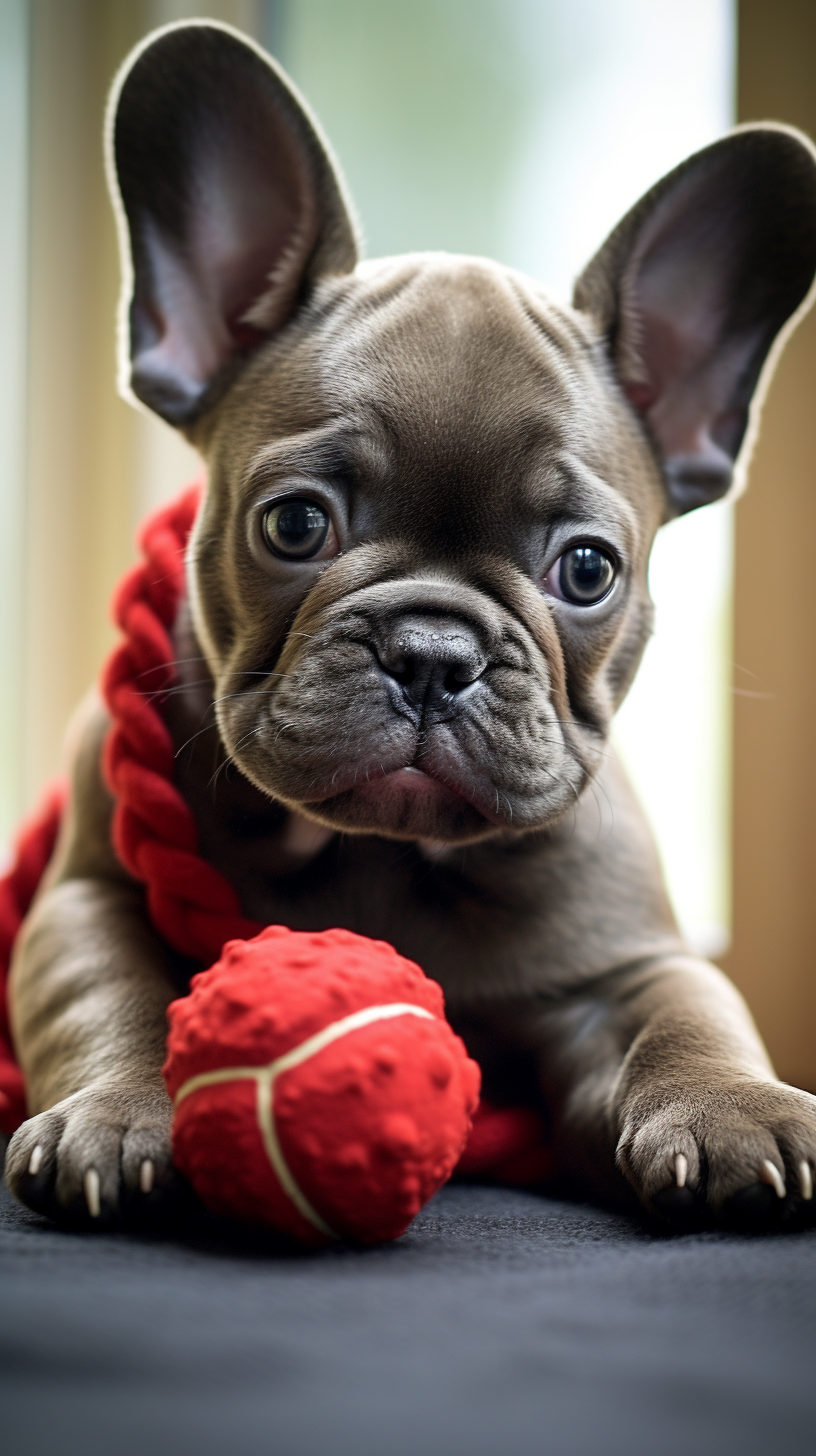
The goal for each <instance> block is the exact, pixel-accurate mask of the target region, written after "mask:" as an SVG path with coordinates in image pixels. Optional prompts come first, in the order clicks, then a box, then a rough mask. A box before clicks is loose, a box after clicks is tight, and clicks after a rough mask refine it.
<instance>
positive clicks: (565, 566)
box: [544, 543, 615, 607]
mask: <svg viewBox="0 0 816 1456" xmlns="http://www.w3.org/2000/svg"><path fill="white" fill-rule="evenodd" d="M614 580H615V564H614V562H613V561H612V559H611V557H609V556H607V554H606V552H605V551H601V549H600V547H599V546H593V545H591V544H589V543H587V544H586V545H583V546H571V547H570V549H569V551H565V552H564V555H563V556H559V558H558V560H557V561H556V563H555V565H554V566H552V567H551V568H550V570H549V571H548V573H547V578H546V581H545V582H544V590H545V591H548V592H549V593H550V596H553V597H558V598H559V599H560V600H561V601H562V602H574V603H575V605H576V606H579V607H589V606H592V605H594V603H595V602H600V601H601V600H602V599H603V598H604V597H605V596H606V594H607V592H608V591H609V589H610V587H611V586H612V583H613V581H614Z"/></svg>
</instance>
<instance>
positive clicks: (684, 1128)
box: [618, 1078, 816, 1229]
mask: <svg viewBox="0 0 816 1456" xmlns="http://www.w3.org/2000/svg"><path fill="white" fill-rule="evenodd" d="M618 1162H619V1165H620V1167H621V1168H622V1170H623V1172H624V1173H625V1174H626V1177H627V1178H628V1179H629V1182H630V1183H631V1184H632V1185H633V1187H634V1188H635V1190H636V1192H637V1193H638V1195H639V1197H640V1198H641V1199H642V1201H643V1202H644V1203H645V1204H646V1206H647V1208H650V1209H651V1210H653V1211H654V1212H657V1213H660V1214H662V1215H664V1216H665V1217H668V1218H669V1219H670V1220H671V1221H672V1222H674V1223H689V1222H693V1221H695V1220H696V1219H698V1218H700V1217H704V1216H705V1215H706V1214H709V1215H713V1217H714V1218H715V1219H716V1220H717V1221H718V1222H720V1223H723V1224H726V1225H730V1226H732V1227H741V1228H745V1229H760V1228H767V1227H770V1226H771V1225H773V1224H774V1223H776V1222H779V1221H780V1220H781V1219H790V1218H791V1217H792V1216H798V1217H800V1218H807V1219H809V1220H812V1219H813V1217H814V1215H816V1205H815V1204H814V1200H813V1183H814V1168H816V1097H811V1096H810V1094H809V1093H807V1092H800V1091H799V1090H798V1088H796V1087H788V1086H785V1085H784V1084H782V1083H778V1082H770V1081H769V1082H764V1081H752V1080H749V1079H748V1078H745V1079H743V1080H736V1079H735V1080H734V1081H733V1082H731V1083H727V1082H726V1083H720V1084H719V1085H718V1086H716V1087H713V1088H712V1087H706V1088H702V1087H698V1088H694V1087H689V1088H688V1089H687V1090H685V1091H680V1090H679V1089H673V1090H666V1089H665V1088H661V1089H660V1090H659V1092H655V1091H652V1092H647V1093H645V1094H644V1095H642V1096H640V1097H635V1098H633V1099H632V1102H631V1104H630V1106H629V1107H628V1108H627V1109H626V1112H625V1117H624V1123H623V1131H622V1133H621V1137H620V1141H619V1143H618Z"/></svg>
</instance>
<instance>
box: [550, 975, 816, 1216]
mask: <svg viewBox="0 0 816 1456" xmlns="http://www.w3.org/2000/svg"><path fill="white" fill-rule="evenodd" d="M539 1024H540V1029H541V1032H542V1035H543V1040H544V1042H545V1045H546V1050H545V1054H544V1059H543V1064H544V1077H545V1083H547V1084H549V1087H548V1090H549V1092H550V1095H551V1097H553V1100H554V1102H555V1105H556V1108H557V1109H558V1124H559V1142H560V1144H561V1148H562V1153H563V1155H564V1158H565V1161H566V1162H568V1163H571V1164H572V1166H573V1167H574V1168H575V1170H576V1172H579V1173H580V1175H581V1176H582V1177H583V1178H585V1179H589V1181H590V1182H591V1183H593V1184H594V1185H595V1186H596V1187H597V1186H603V1185H604V1183H606V1184H607V1186H608V1182H609V1180H608V1178H606V1177H605V1170H609V1171H611V1168H610V1164H611V1156H610V1155H611V1154H614V1157H615V1160H616V1162H617V1166H618V1168H619V1169H620V1170H621V1171H622V1173H623V1174H624V1175H625V1177H626V1178H627V1179H628V1181H629V1183H630V1184H631V1185H632V1187H633V1188H634V1190H635V1192H636V1193H637V1195H638V1197H639V1198H640V1199H641V1201H642V1202H643V1203H644V1204H645V1205H646V1206H647V1207H648V1208H651V1209H653V1210H655V1211H659V1212H662V1213H666V1214H668V1215H669V1216H670V1217H672V1218H675V1219H678V1220H680V1221H682V1220H683V1219H685V1218H686V1217H690V1216H694V1215H695V1214H696V1213H697V1212H699V1211H700V1210H707V1211H708V1212H709V1213H710V1214H712V1215H713V1216H714V1217H715V1218H717V1219H719V1220H722V1221H726V1222H736V1223H744V1224H747V1225H751V1224H761V1223H763V1222H770V1221H772V1219H773V1218H774V1217H775V1216H777V1215H780V1214H790V1213H791V1212H793V1211H797V1212H799V1213H805V1214H811V1213H812V1211H813V1208H814V1204H813V1201H812V1194H813V1180H814V1169H816V1098H814V1097H812V1096H810V1094H809V1093H807V1092H802V1091H799V1090H798V1089H797V1088H795V1087H789V1086H786V1085H785V1084H784V1083H781V1082H779V1081H778V1080H777V1078H776V1077H775V1075H774V1072H773V1069H772V1067H771V1065H770V1062H769V1061H768V1057H767V1054H766V1052H765V1050H764V1047H763V1046H762V1042H761V1040H760V1038H759V1036H758V1033H757V1031H756V1029H755V1027H754V1024H753V1022H752V1020H751V1017H750V1014H749V1012H748V1010H747V1008H746V1006H745V1004H744V1002H743V1000H742V998H741V997H740V995H739V993H738V992H737V991H736V990H735V988H734V987H733V986H732V985H731V983H730V982H729V981H728V980H727V979H726V978H725V977H724V976H723V975H721V973H720V972H719V971H718V970H717V969H716V967H714V966H711V965H708V964H707V963H706V962H704V961H696V960H694V959H692V958H691V957H689V958H688V959H686V958H685V957H677V959H676V960H672V961H661V962H657V963H651V964H645V965H642V966H640V967H639V968H636V969H630V970H628V971H621V972H618V973H617V974H613V975H611V976H609V977H608V978H605V979H604V980H603V981H602V982H601V983H600V985H599V983H597V982H596V983H595V986H594V988H593V992H592V994H591V995H587V996H585V997H578V998H575V999H574V1000H573V1001H571V1002H569V1003H564V1004H562V1005H561V1006H560V1007H557V1008H554V1009H552V1010H551V1011H550V1012H549V1013H546V1014H545V1015H544V1017H543V1018H542V1020H541V1022H540V1023H539Z"/></svg>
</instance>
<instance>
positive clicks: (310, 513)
mask: <svg viewBox="0 0 816 1456" xmlns="http://www.w3.org/2000/svg"><path fill="white" fill-rule="evenodd" d="M330 526H331V518H330V516H329V514H328V511H324V509H323V507H322V506H319V505H317V503H316V502H315V501H311V500H307V499H306V498H305V497H304V496H299V495H290V496H287V497H286V499H285V500H281V501H276V502H275V504H274V505H271V506H270V507H269V509H268V510H267V511H266V513H265V515H264V518H263V531H264V538H265V540H266V544H267V546H268V547H269V548H270V550H271V551H274V553H275V555H276V556H285V557H287V558H288V560H290V561H305V560H308V558H309V557H310V556H316V555H317V553H318V552H319V551H320V550H321V549H322V548H323V546H324V545H325V543H326V537H327V536H328V534H329V527H330Z"/></svg>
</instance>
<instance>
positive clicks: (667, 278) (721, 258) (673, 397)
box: [575, 126, 816, 511]
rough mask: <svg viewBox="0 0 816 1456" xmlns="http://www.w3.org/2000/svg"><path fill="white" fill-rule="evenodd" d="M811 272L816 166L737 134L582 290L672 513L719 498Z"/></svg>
mask: <svg viewBox="0 0 816 1456" xmlns="http://www.w3.org/2000/svg"><path fill="white" fill-rule="evenodd" d="M814 270H816V158H815V157H814V152H813V148H812V146H811V145H810V143H809V142H808V141H807V139H806V138H804V137H802V136H800V135H799V134H798V133H794V132H792V131H790V130H788V129H785V128H781V127H780V128H777V127H771V126H767V127H750V128H743V129H741V130H739V131H736V132H734V133H732V134H731V135H730V136H729V137H726V138H724V140H723V141H722V142H718V143H715V145H714V146H712V147H709V148H707V149H706V150H705V151H703V152H700V153H698V154H697V155H696V156H695V157H692V158H690V159H689V161H688V162H686V163H684V164H683V166H682V167H679V168H678V169H677V170H676V171H675V172H673V173H671V174H669V176H668V177H666V178H664V179H663V181H662V182H661V183H659V184H658V186H657V187H656V188H654V189H653V190H652V192H651V193H649V194H647V196H646V197H645V198H644V199H642V201H641V202H640V203H639V204H638V205H637V207H636V208H634V209H633V211H632V213H630V214H629V215H628V217H626V218H624V220H623V222H622V223H621V224H620V226H619V227H618V228H617V229H616V230H615V232H614V233H613V234H612V236H611V238H610V239H609V240H608V242H607V243H606V244H605V245H604V248H602V249H601V252H600V253H599V254H598V255H597V256H596V258H595V259H594V260H593V262H592V263H591V264H590V265H589V268H588V269H587V270H586V273H585V274H584V275H583V278H582V279H581V280H579V283H578V285H577V287H576V295H575V301H576V304H577V306H578V307H584V308H589V309H590V310H591V311H592V312H594V313H595V314H596V316H597V315H599V314H600V316H601V318H600V321H601V323H602V326H603V327H604V330H605V332H606V333H607V336H608V338H609V341H610V347H611V352H612V357H613V361H614V364H615V368H616V371H617V374H618V377H619V379H620V382H621V384H622V385H623V388H624V390H625V392H626V394H627V395H628V397H629V399H630V400H631V401H632V403H633V404H634V406H635V408H636V409H637V410H638V411H639V413H640V414H641V415H642V416H643V418H644V420H645V421H646V423H647V426H648V428H649V431H650V433H651V436H652V439H653V441H654V443H655V445H656V448H657V450H658V452H659V454H660V456H661V459H662V463H663V470H664V477H665V481H666V486H667V489H668V492H669V495H670V497H671V500H672V503H673V507H674V509H675V510H680V511H684V510H688V509H690V508H691V507H692V506H695V505H701V504H704V503H705V502H706V501H710V500H714V499H716V498H718V497H720V496H722V495H724V494H725V493H726V492H727V491H728V489H729V487H730V486H731V483H732V480H733V476H734V467H735V462H736V461H737V459H738V457H739V455H740V451H741V448H742V446H743V443H744V442H745V440H746V435H747V434H748V425H749V419H750V415H751V403H752V399H753V398H754V397H755V392H756V390H757V385H758V382H759V379H760V375H761V373H762V370H763V365H764V364H765V361H766V359H767V357H768V354H769V351H770V350H771V347H772V345H773V342H774V340H775V338H776V337H777V335H778V334H779V332H780V330H781V329H782V328H783V327H784V325H785V323H786V321H787V320H788V319H789V318H790V317H791V315H792V314H794V313H795V311H796V310H797V308H798V307H799V306H800V304H801V303H802V302H803V300H804V299H805V297H806V295H807V293H808V290H809V289H810V287H811V284H812V281H813V276H814Z"/></svg>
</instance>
